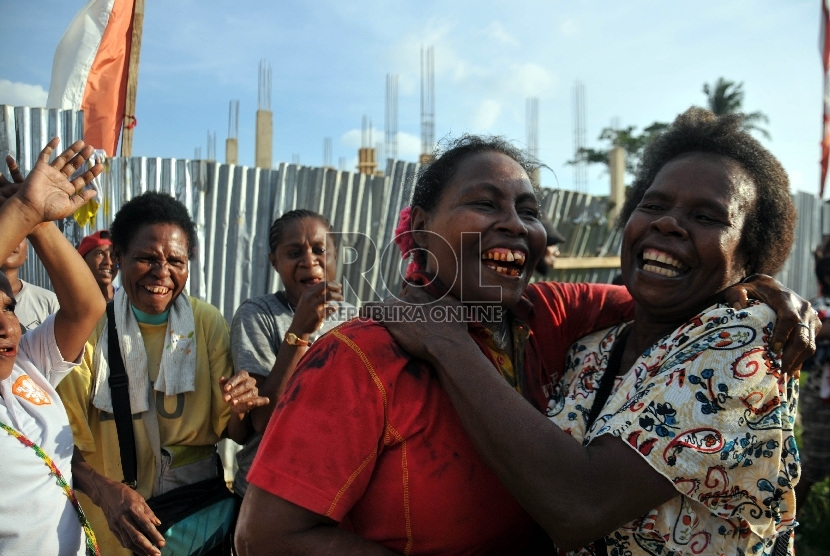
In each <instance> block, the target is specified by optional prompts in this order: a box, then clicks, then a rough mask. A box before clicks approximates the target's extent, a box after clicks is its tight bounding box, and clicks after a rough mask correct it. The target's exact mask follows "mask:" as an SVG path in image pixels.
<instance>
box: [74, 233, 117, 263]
mask: <svg viewBox="0 0 830 556" xmlns="http://www.w3.org/2000/svg"><path fill="white" fill-rule="evenodd" d="M101 234H104V237H101ZM102 245H112V241H110V233H109V230H98V231H97V232H95V233H94V234H90V235H88V236H86V237H85V238H84V239H82V240H81V244H80V245H79V246H78V253H80V254H81V256H82V257H85V256H86V254H87V253H89V252H90V251H92V250H93V249H95V248H96V247H100V246H102Z"/></svg>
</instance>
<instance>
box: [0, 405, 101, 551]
mask: <svg viewBox="0 0 830 556" xmlns="http://www.w3.org/2000/svg"><path fill="white" fill-rule="evenodd" d="M0 428H2V429H3V430H5V431H6V432H7V433H9V434H10V435H11V436H13V437H14V438H16V439H17V440H19V441H20V443H21V444H23V445H24V446H26V447H27V448H31V449H32V450H34V451H35V454H37V457H39V458H40V459H42V460H43V463H44V464H45V465H46V467H48V468H49V473H50V474H51V475H54V476H55V478H56V479H57V483H58V486H59V487H61V488H62V489H63V493H64V494H65V495H66V497H67V498H69V501H70V502H71V503H72V506H73V507H74V508H75V513H76V514H78V521H80V522H81V527H82V528H83V530H84V534H85V535H86V553H87V556H101V553H100V552H99V551H98V543H97V541H96V540H95V533H93V532H92V526H91V525H90V524H89V520H88V519H87V518H86V515H85V514H84V510H83V509H82V508H81V504H80V502H78V498H77V497H76V496H75V491H74V490H73V489H72V487H71V486H69V483H67V482H66V479H64V478H63V473H61V471H60V469H58V466H57V465H55V462H54V461H52V458H50V457H49V456H48V455H46V452H44V451H43V450H42V449H41V447H40V446H38V445H37V444H35V443H34V442H32V441H31V440H29V439H28V438H26V436H24V435H23V433H21V432H18V431H16V430H15V429H13V428H11V427H10V426H8V425H7V424H5V423H3V422H0Z"/></svg>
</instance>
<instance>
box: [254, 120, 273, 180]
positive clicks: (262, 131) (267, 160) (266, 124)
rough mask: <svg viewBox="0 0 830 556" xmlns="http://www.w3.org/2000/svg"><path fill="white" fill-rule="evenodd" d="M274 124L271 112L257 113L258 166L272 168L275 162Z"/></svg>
mask: <svg viewBox="0 0 830 556" xmlns="http://www.w3.org/2000/svg"><path fill="white" fill-rule="evenodd" d="M273 141H274V123H273V115H272V114H271V111H270V110H257V111H256V166H257V168H271V166H272V161H273Z"/></svg>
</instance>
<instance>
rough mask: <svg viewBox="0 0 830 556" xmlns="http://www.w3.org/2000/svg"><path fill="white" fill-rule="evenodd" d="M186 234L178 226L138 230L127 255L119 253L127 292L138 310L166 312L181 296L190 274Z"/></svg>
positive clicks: (118, 260) (123, 281)
mask: <svg viewBox="0 0 830 556" xmlns="http://www.w3.org/2000/svg"><path fill="white" fill-rule="evenodd" d="M188 247H189V246H188V244H187V234H186V233H185V232H184V230H182V228H181V227H180V226H178V225H176V224H168V223H158V224H147V225H144V226H142V227H141V228H139V230H138V231H137V232H135V235H134V236H133V238H132V240H131V241H130V244H129V245H128V246H127V250H126V252H125V253H116V261H117V262H119V264H120V265H121V283H122V284H123V287H124V292H125V293H126V294H127V297H128V298H129V300H130V303H132V304H133V305H134V306H135V307H136V308H137V309H139V310H140V311H144V312H145V313H148V314H151V315H158V314H161V313H163V312H165V311H167V310H168V309H169V308H170V306H171V305H172V304H173V301H174V300H175V299H176V298H177V297H178V296H179V294H180V293H182V290H183V289H184V285H185V283H187V277H188V274H189V267H188V260H187V254H188V253H189V249H188Z"/></svg>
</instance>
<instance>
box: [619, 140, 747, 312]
mask: <svg viewBox="0 0 830 556" xmlns="http://www.w3.org/2000/svg"><path fill="white" fill-rule="evenodd" d="M756 195H757V191H756V186H755V184H754V182H753V181H752V180H751V179H750V178H749V177H748V176H747V174H746V172H745V171H744V170H743V168H742V167H741V166H740V165H739V164H738V163H737V162H735V161H734V160H732V159H730V158H726V157H722V156H718V155H712V154H705V153H698V152H695V153H690V154H687V155H683V156H681V157H678V158H675V159H674V160H672V161H670V162H669V163H667V164H666V165H665V166H663V168H662V169H661V170H660V171H659V172H658V173H657V175H656V176H655V178H654V182H653V183H652V185H651V187H649V188H648V190H646V192H645V195H644V196H643V199H642V200H641V201H640V203H639V205H638V206H637V208H636V209H635V210H634V212H633V213H632V214H631V217H630V218H629V220H628V222H627V223H626V226H625V232H624V237H623V248H622V274H623V280H624V282H625V285H626V287H627V288H628V290H629V291H630V292H631V295H632V297H634V299H635V300H636V301H637V304H638V307H640V308H642V309H645V310H646V312H647V313H648V314H649V315H651V316H654V317H658V318H659V320H661V321H663V322H676V323H677V324H680V323H682V322H684V321H685V320H687V319H688V318H690V317H692V316H694V315H695V314H696V313H697V312H699V311H700V310H702V309H704V308H706V307H707V306H709V305H710V304H711V303H712V302H713V298H714V296H715V295H717V294H718V293H719V292H720V291H722V290H723V289H724V288H726V287H727V286H730V285H732V284H734V283H736V282H739V281H740V280H741V279H743V278H744V277H745V276H746V274H747V270H746V267H747V255H746V252H745V250H744V248H743V246H742V237H743V231H744V224H745V222H746V220H747V217H748V215H750V214H752V212H753V210H754V207H755V202H756Z"/></svg>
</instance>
